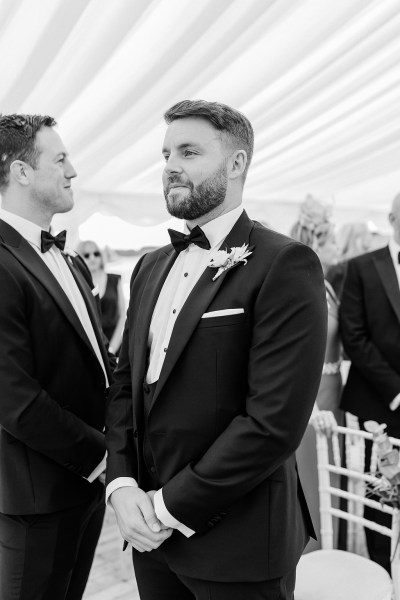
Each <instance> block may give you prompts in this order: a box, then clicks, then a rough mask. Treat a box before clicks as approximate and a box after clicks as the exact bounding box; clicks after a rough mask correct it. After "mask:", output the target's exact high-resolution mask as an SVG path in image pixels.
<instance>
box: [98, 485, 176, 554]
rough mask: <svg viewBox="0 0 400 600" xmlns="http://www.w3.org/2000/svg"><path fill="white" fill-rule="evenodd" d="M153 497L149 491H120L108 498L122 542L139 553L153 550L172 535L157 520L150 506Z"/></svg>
mask: <svg viewBox="0 0 400 600" xmlns="http://www.w3.org/2000/svg"><path fill="white" fill-rule="evenodd" d="M154 493H155V492H154V491H151V492H148V493H147V494H146V492H144V491H143V490H141V489H140V488H137V487H122V488H118V489H117V490H115V491H114V492H113V493H112V494H111V496H110V502H111V505H112V507H113V509H114V511H115V515H116V517H117V523H118V527H119V530H120V532H121V535H122V537H123V539H124V540H126V541H127V542H129V543H130V544H132V546H133V547H134V548H135V549H136V550H138V551H139V552H150V551H151V550H155V549H156V548H158V547H159V546H161V544H162V543H163V542H164V541H165V540H166V539H168V538H169V537H170V536H171V534H172V531H173V530H172V529H170V528H167V527H165V526H164V525H163V524H162V523H161V522H160V521H159V520H158V519H157V516H156V513H155V511H154V505H153V497H154Z"/></svg>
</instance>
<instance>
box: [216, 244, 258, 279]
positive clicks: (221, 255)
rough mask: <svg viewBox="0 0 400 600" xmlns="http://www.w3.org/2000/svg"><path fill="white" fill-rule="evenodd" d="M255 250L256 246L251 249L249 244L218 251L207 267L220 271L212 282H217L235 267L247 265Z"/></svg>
mask: <svg viewBox="0 0 400 600" xmlns="http://www.w3.org/2000/svg"><path fill="white" fill-rule="evenodd" d="M253 248H254V246H252V247H251V248H250V249H249V245H248V244H243V246H240V248H239V247H235V248H231V249H230V250H218V252H216V253H215V254H214V257H213V258H212V259H211V260H210V262H209V264H208V265H207V266H208V267H212V268H213V269H218V271H217V272H216V273H215V275H214V277H213V278H212V280H213V281H215V280H216V279H218V277H219V276H220V275H222V273H223V272H224V271H228V269H232V267H235V266H236V265H239V264H240V263H243V264H244V265H246V264H247V257H248V256H250V254H252V250H253Z"/></svg>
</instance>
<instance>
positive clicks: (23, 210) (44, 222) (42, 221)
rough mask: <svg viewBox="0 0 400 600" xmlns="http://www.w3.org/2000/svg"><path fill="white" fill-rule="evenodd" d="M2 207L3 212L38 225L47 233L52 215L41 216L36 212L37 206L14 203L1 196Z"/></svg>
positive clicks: (38, 211) (25, 202)
mask: <svg viewBox="0 0 400 600" xmlns="http://www.w3.org/2000/svg"><path fill="white" fill-rule="evenodd" d="M2 207H3V208H4V210H7V211H8V212H10V213H12V214H13V215H17V216H18V217H21V218H22V219H26V220H27V221H30V222H31V223H34V224H35V225H38V226H39V227H41V228H42V229H45V230H46V231H49V229H50V225H51V219H52V215H46V214H43V213H42V212H41V211H40V210H38V207H37V206H32V205H31V204H30V203H29V202H27V201H24V202H21V201H20V202H18V201H14V200H12V199H10V198H8V197H7V196H3V200H2Z"/></svg>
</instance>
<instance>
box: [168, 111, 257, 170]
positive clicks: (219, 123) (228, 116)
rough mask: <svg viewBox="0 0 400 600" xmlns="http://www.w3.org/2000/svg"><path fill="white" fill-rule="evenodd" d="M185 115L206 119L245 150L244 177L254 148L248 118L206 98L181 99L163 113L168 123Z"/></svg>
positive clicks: (237, 146)
mask: <svg viewBox="0 0 400 600" xmlns="http://www.w3.org/2000/svg"><path fill="white" fill-rule="evenodd" d="M186 117H201V118H203V119H207V121H209V122H210V123H211V125H212V126H213V127H214V128H215V129H217V130H218V131H221V132H223V133H225V134H226V135H227V136H228V137H229V138H230V139H231V141H232V142H233V144H234V146H235V148H237V149H242V150H245V151H246V154H247V163H246V168H245V170H244V173H243V178H244V179H246V175H247V171H248V169H249V166H250V163H251V159H252V156H253V148H254V131H253V127H252V125H251V123H250V121H249V120H248V118H247V117H245V116H244V114H242V113H241V112H240V111H238V110H236V109H234V108H231V107H230V106H227V105H226V104H221V103H220V102H207V101H206V100H182V101H181V102H178V103H177V104H175V105H174V106H172V107H171V108H169V109H168V110H167V112H166V113H165V114H164V119H165V122H166V123H167V124H168V125H169V124H170V123H172V121H175V120H176V119H184V118H186Z"/></svg>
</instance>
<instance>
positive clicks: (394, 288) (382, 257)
mask: <svg viewBox="0 0 400 600" xmlns="http://www.w3.org/2000/svg"><path fill="white" fill-rule="evenodd" d="M373 261H374V264H375V267H376V270H377V272H378V275H379V277H380V279H381V281H382V285H383V287H384V289H385V292H386V294H387V297H388V298H389V301H390V304H391V305H392V307H393V310H394V312H395V313H396V316H397V319H398V320H399V321H400V289H399V282H398V279H397V275H396V271H395V268H394V265H393V261H392V257H391V255H390V251H389V248H388V247H386V248H382V252H380V253H379V254H376V255H375V256H373Z"/></svg>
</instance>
